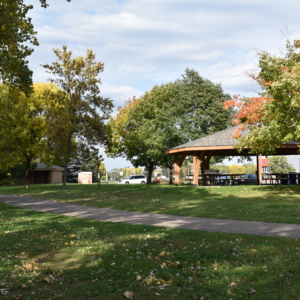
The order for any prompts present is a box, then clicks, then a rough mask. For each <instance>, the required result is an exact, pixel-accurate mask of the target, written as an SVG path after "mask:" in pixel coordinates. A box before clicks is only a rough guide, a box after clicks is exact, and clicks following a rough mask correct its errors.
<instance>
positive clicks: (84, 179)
mask: <svg viewBox="0 0 300 300" xmlns="http://www.w3.org/2000/svg"><path fill="white" fill-rule="evenodd" d="M78 183H81V184H92V183H93V173H92V172H80V173H78Z"/></svg>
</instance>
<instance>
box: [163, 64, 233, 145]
mask: <svg viewBox="0 0 300 300" xmlns="http://www.w3.org/2000/svg"><path fill="white" fill-rule="evenodd" d="M175 88H176V95H175V97H173V98H172V100H171V103H170V106H169V110H168V113H169V117H170V119H171V120H172V122H173V126H175V127H177V128H178V129H179V130H178V133H179V135H180V137H181V138H182V142H183V143H185V142H188V141H192V140H195V139H198V138H201V137H204V136H206V135H209V134H212V133H214V132H218V131H220V130H223V129H226V128H228V127H230V126H232V125H231V120H232V117H233V110H232V109H229V110H227V111H226V110H225V111H224V109H223V103H224V101H225V100H227V99H230V95H228V94H225V93H224V91H223V89H222V87H221V85H220V84H215V83H213V82H211V81H210V80H208V79H205V78H203V77H201V76H200V75H199V73H198V72H197V71H195V70H193V69H186V70H185V74H183V75H182V78H181V79H178V80H177V81H175Z"/></svg>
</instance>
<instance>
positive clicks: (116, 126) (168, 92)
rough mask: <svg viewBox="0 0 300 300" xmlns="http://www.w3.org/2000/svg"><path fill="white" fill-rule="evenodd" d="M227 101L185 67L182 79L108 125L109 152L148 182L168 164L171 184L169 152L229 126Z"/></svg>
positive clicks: (145, 97) (129, 107)
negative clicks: (122, 158) (138, 170)
mask: <svg viewBox="0 0 300 300" xmlns="http://www.w3.org/2000/svg"><path fill="white" fill-rule="evenodd" d="M228 98H229V95H226V94H224V93H223V91H222V88H221V87H220V85H215V84H213V83H212V82H210V81H209V80H206V79H203V78H202V77H200V76H199V74H198V73H197V72H196V71H194V70H189V69H187V70H186V74H185V75H183V78H182V79H180V80H177V81H175V82H174V83H172V82H170V83H167V84H163V85H160V86H154V87H153V88H152V89H151V91H149V92H146V93H145V94H144V95H143V96H142V97H140V99H138V100H137V99H133V100H132V101H129V102H128V103H127V104H126V105H125V106H124V107H123V108H121V109H120V110H119V114H118V115H117V116H116V117H115V118H112V119H111V120H110V122H109V127H110V129H111V137H112V138H111V139H110V142H109V145H108V150H107V154H108V155H115V156H118V155H119V156H120V155H124V156H125V157H126V158H127V159H129V160H130V161H131V163H132V164H133V165H134V166H135V167H137V166H144V167H145V168H146V170H147V171H148V178H147V183H151V177H152V172H153V170H154V169H155V168H156V166H165V167H167V168H168V169H169V178H170V183H172V177H173V174H172V168H173V164H174V157H173V156H172V155H166V154H165V152H166V150H168V149H170V148H173V147H175V146H178V145H180V144H183V143H185V142H187V141H190V140H193V139H196V138H199V137H202V136H205V135H207V134H210V133H213V132H215V131H219V130H221V129H225V128H227V127H228V126H230V122H231V117H232V111H231V110H228V111H225V110H223V102H224V101H225V100H226V99H228Z"/></svg>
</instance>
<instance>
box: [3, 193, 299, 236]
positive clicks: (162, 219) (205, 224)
mask: <svg viewBox="0 0 300 300" xmlns="http://www.w3.org/2000/svg"><path fill="white" fill-rule="evenodd" d="M0 202H4V203H7V204H11V205H14V206H18V207H21V208H25V209H29V210H34V211H40V212H45V213H52V214H58V215H63V216H69V217H76V218H83V219H93V220H100V221H108V222H119V223H129V224H139V225H150V226H161V227H169V228H180V229H194V230H202V231H208V232H226V233H242V234H251V235H262V236H277V237H285V238H300V224H284V223H265V222H253V221H239V220H228V219H211V218H196V217H185V216H174V215H165V214H153V213H141V212H133V211H124V210H117V209H110V208H101V207H92V206H84V205H77V204H69V203H63V202H56V201H51V200H43V199H37V198H31V197H22V196H12V195H0Z"/></svg>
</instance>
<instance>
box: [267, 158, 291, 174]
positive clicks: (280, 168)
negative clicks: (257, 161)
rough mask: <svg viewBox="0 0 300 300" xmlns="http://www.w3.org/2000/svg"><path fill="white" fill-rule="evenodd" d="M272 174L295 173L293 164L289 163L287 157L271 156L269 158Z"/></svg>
mask: <svg viewBox="0 0 300 300" xmlns="http://www.w3.org/2000/svg"><path fill="white" fill-rule="evenodd" d="M268 161H269V169H270V172H271V173H289V172H295V168H294V167H293V165H292V164H290V163H288V160H287V158H286V156H271V157H269V158H268Z"/></svg>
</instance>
